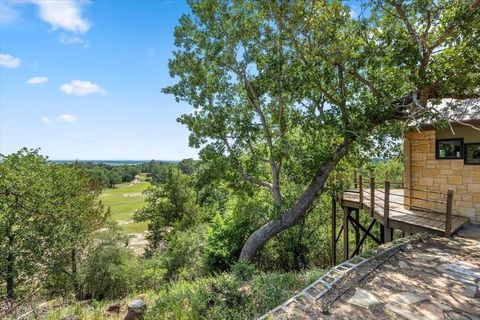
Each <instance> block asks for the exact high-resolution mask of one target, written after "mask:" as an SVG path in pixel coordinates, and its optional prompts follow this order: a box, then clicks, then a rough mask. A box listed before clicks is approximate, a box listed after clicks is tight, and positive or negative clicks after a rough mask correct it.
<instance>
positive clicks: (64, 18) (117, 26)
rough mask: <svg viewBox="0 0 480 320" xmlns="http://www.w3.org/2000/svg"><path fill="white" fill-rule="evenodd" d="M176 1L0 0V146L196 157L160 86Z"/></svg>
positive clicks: (98, 155) (75, 155)
mask: <svg viewBox="0 0 480 320" xmlns="http://www.w3.org/2000/svg"><path fill="white" fill-rule="evenodd" d="M188 11H189V9H188V6H187V4H186V3H185V2H184V1H162V0H134V1H129V0H116V1H109V0H97V1H85V0H61V1H52V0H16V1H9V0H0V153H1V154H4V155H6V154H10V153H12V152H15V151H17V150H19V149H20V148H22V147H28V148H41V153H42V154H44V155H48V156H49V157H50V159H56V160H60V159H63V160H71V159H81V160H93V159H96V160H98V159H108V160H125V159H133V160H138V159H142V160H149V159H158V160H180V159H184V158H191V157H193V158H198V156H197V153H198V150H196V149H192V148H189V146H188V135H189V132H188V130H187V128H186V127H184V126H183V125H181V124H179V123H177V122H176V119H177V118H178V117H179V116H180V115H181V114H183V113H187V112H190V111H191V110H192V108H191V107H190V106H188V105H186V104H181V103H177V102H175V99H174V97H173V96H170V95H166V94H163V93H162V92H161V89H162V88H163V87H165V86H167V85H170V84H173V83H174V79H171V78H170V76H169V73H168V66H167V64H168V59H169V58H171V56H172V54H171V52H172V51H173V50H174V45H173V30H174V27H175V25H176V24H177V22H178V19H179V18H180V16H181V15H182V14H183V13H187V12H188Z"/></svg>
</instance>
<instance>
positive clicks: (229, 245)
mask: <svg viewBox="0 0 480 320" xmlns="http://www.w3.org/2000/svg"><path fill="white" fill-rule="evenodd" d="M232 205H233V206H234V207H233V208H229V209H227V212H226V213H225V215H223V216H222V215H216V216H215V217H214V218H213V221H212V223H211V224H210V226H209V228H208V231H207V238H206V247H205V263H206V267H207V268H208V270H209V271H210V272H211V273H214V272H218V271H226V270H228V269H229V268H230V266H231V265H232V264H234V263H235V262H237V260H238V257H239V256H240V251H241V250H242V247H243V244H244V243H245V241H246V239H247V238H248V236H249V235H250V234H251V233H252V232H253V231H255V230H256V229H257V228H258V227H260V224H259V219H258V217H256V216H255V213H256V212H258V211H261V210H262V209H261V208H260V206H259V205H258V203H257V202H256V201H254V200H247V199H238V200H237V201H234V203H233V204H232Z"/></svg>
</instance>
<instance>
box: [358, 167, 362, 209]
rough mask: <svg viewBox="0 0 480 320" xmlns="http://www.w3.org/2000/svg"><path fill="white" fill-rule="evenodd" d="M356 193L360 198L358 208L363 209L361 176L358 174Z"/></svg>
mask: <svg viewBox="0 0 480 320" xmlns="http://www.w3.org/2000/svg"><path fill="white" fill-rule="evenodd" d="M358 194H359V196H358V197H359V200H360V209H363V177H362V175H360V176H359V177H358Z"/></svg>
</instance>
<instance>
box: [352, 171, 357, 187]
mask: <svg viewBox="0 0 480 320" xmlns="http://www.w3.org/2000/svg"><path fill="white" fill-rule="evenodd" d="M353 187H354V188H355V189H356V188H358V184H357V170H355V171H353Z"/></svg>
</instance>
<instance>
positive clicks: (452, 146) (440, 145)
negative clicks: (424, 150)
mask: <svg viewBox="0 0 480 320" xmlns="http://www.w3.org/2000/svg"><path fill="white" fill-rule="evenodd" d="M437 158H438V159H462V158H463V140H462V139H449V140H437Z"/></svg>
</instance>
